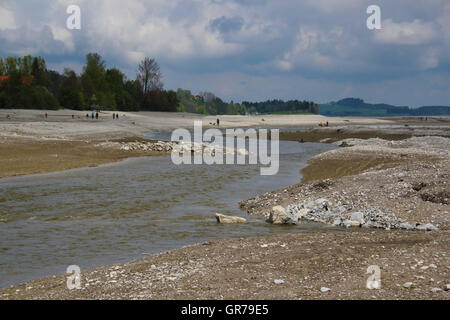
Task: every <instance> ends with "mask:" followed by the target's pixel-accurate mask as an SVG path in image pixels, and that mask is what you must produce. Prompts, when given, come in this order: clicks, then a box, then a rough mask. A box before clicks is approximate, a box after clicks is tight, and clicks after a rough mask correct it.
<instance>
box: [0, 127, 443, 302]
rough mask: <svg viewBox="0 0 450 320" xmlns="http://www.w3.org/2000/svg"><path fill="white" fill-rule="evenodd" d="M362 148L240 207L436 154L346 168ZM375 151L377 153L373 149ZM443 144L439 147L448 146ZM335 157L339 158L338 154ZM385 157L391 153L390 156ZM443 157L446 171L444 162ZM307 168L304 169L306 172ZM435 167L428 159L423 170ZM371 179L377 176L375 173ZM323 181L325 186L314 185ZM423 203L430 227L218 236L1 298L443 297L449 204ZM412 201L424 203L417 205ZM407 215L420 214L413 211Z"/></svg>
mask: <svg viewBox="0 0 450 320" xmlns="http://www.w3.org/2000/svg"><path fill="white" fill-rule="evenodd" d="M336 130H337V129H336ZM299 134H302V133H299ZM324 139H327V138H324ZM399 141H401V140H399ZM326 142H329V143H330V142H332V141H326ZM351 142H352V141H348V143H351ZM353 142H354V141H353ZM359 143H360V142H359ZM365 147H367V146H365V145H364V143H360V145H356V146H354V147H350V148H341V149H337V150H338V151H335V152H327V153H325V154H320V155H318V156H316V157H314V159H312V160H310V162H311V163H310V165H309V166H307V167H306V168H305V169H303V170H302V172H307V173H306V175H307V178H306V179H305V181H302V183H301V184H299V185H296V186H289V187H285V188H283V189H281V190H278V191H274V192H271V193H268V194H265V195H261V196H260V197H257V198H258V199H257V201H254V202H252V203H251V205H250V206H249V207H246V206H245V205H244V207H245V209H247V210H249V209H251V210H253V211H254V212H256V211H258V210H259V213H258V215H261V216H264V214H265V213H267V209H270V208H271V206H273V205H275V204H281V205H283V206H287V205H288V203H292V202H293V201H294V199H296V200H295V201H298V198H300V195H301V194H302V191H304V189H302V188H305V185H306V186H307V187H306V188H307V193H306V194H307V196H308V197H309V198H314V197H315V198H317V197H319V196H322V195H323V193H324V192H330V193H336V192H338V193H339V190H336V189H333V188H334V187H333V186H336V185H339V184H342V185H343V187H342V188H341V189H340V190H341V191H340V192H342V191H344V192H350V191H351V190H350V189H351V188H350V186H351V185H352V184H353V185H355V186H357V187H358V186H363V185H364V184H363V182H362V181H361V179H365V180H368V181H369V182H370V183H373V181H376V180H374V179H375V178H376V177H378V175H379V173H380V172H382V173H383V174H384V175H386V172H389V170H394V171H393V172H394V173H398V172H396V171H395V170H400V169H398V168H400V167H402V166H403V167H405V168H407V169H408V170H413V172H416V171H417V170H420V168H422V167H420V166H421V165H424V166H425V167H426V166H430V165H433V163H434V162H435V161H436V159H435V158H427V157H424V158H423V159H422V158H421V159H419V160H420V161H418V160H417V158H416V157H417V155H416V154H414V153H412V154H411V156H410V157H408V156H406V157H405V156H403V154H404V153H402V152H403V151H402V152H399V153H398V154H397V155H396V154H395V152H394V151H395V150H394V151H393V153H394V155H392V154H391V153H392V152H391V153H389V157H383V156H381V157H379V159H378V158H377V157H375V158H376V159H375V161H373V162H371V161H369V162H368V164H367V165H361V166H358V165H356V167H357V168H356V170H354V169H355V168H353V169H352V168H350V169H348V168H347V169H345V167H348V166H349V163H350V164H351V163H358V161H356V160H355V157H354V156H355V155H356V156H357V158H358V157H360V158H362V159H364V157H362V156H361V154H363V155H364V153H366V154H367V149H364V148H365ZM395 147H398V146H395ZM352 148H353V149H352ZM408 148H409V147H408ZM392 149H395V148H392ZM374 150H376V151H375V153H376V154H377V155H378V153H379V152H380V150H381V149H374ZM374 150H372V152H374ZM445 150H447V151H448V147H447V149H445ZM391 151H392V150H391ZM352 154H353V156H352ZM381 154H382V153H381ZM342 156H346V157H347V158H345V157H343V158H342V159H340V157H342ZM392 157H393V158H395V159H394V161H392V162H390V160H392V159H391V158H392ZM333 159H334V160H336V159H339V161H338V162H335V163H334V165H335V166H336V167H337V168H344V170H343V171H341V172H340V174H338V175H336V176H332V177H329V172H328V173H327V172H325V176H326V179H325V177H321V176H318V175H317V173H318V172H322V171H323V169H324V168H327V167H330V164H333V162H332V161H334V160H333ZM377 159H378V160H379V161H378V162H377V161H376V160H377ZM330 161H331V162H330ZM416 162H418V163H416ZM414 164H417V165H418V166H419V167H420V168H419V167H418V168H416V169H415V168H414V167H412V165H414ZM443 165H444V167H443V169H444V170H445V169H446V168H447V167H446V166H447V164H446V163H444V164H443ZM308 168H309V169H308ZM422 169H423V168H422ZM308 170H310V171H311V172H310V173H308ZM383 170H388V171H383ZM434 170H435V168H432V167H431V168H429V172H434ZM365 172H368V173H369V176H367V174H366V173H365ZM429 172H424V175H423V176H424V177H427V175H429ZM441 172H442V171H441ZM444 172H445V171H444ZM371 174H372V176H370V175H371ZM354 177H358V179H355V178H354ZM374 177H375V178H374ZM317 178H319V179H318V180H317ZM444 178H445V177H444ZM324 179H325V180H324ZM401 179H403V180H405V178H401ZM422 180H423V179H422ZM313 181H315V182H313ZM401 182H405V181H401ZM320 183H324V184H320ZM380 183H382V184H383V183H385V182H383V181H381V180H380ZM393 183H394V182H393ZM395 183H397V181H395ZM398 183H400V182H398ZM405 183H410V181H406V182H405ZM328 184H330V186H331V187H330V186H328ZM410 184H411V183H410ZM317 185H318V186H319V189H317V188H318V187H317ZM411 185H412V184H411ZM323 186H325V188H324V189H320V188H323ZM434 187H435V186H427V187H425V188H423V190H419V191H422V193H423V192H424V191H427V188H428V189H429V188H431V191H433V192H434V191H436V190H434V189H433V188H434ZM438 187H439V186H438ZM308 188H309V189H308ZM348 188H350V189H348ZM445 188H446V187H445V186H444V191H445ZM330 189H331V190H330ZM327 190H328V191H327ZM333 190H334V191H333ZM447 190H448V188H447ZM437 191H439V190H437ZM350 193H351V192H350ZM369 194H370V193H369ZM341 196H342V194H341ZM366 196H367V195H366ZM402 196H403V195H402ZM414 196H415V194H414ZM364 199H365V198H364ZM414 199H416V198H414ZM250 200H255V199H249V200H247V201H246V203H249V201H250ZM333 200H334V199H333ZM366 200H367V199H366ZM393 200H394V201H393V202H395V201H397V200H398V199H393ZM419 200H421V199H417V201H419ZM415 201H416V200H415ZM421 201H422V200H421ZM424 202H425V201H424ZM428 202H429V203H430V204H432V209H431V213H429V214H430V215H433V214H434V215H433V219H434V220H433V222H434V223H435V224H436V225H438V226H439V229H438V230H437V231H431V232H425V231H403V230H398V231H395V230H391V231H387V232H385V231H378V230H377V229H374V230H373V231H370V232H367V231H364V232H358V231H355V232H349V233H311V234H287V235H274V236H270V237H258V238H240V239H228V240H217V241H213V242H209V243H199V244H196V245H192V246H188V247H183V248H180V249H175V250H170V251H167V252H162V253H159V254H155V255H150V256H148V257H146V258H143V259H138V260H134V261H130V262H127V263H122V264H117V265H112V266H105V267H101V268H96V269H93V270H87V271H83V273H82V281H83V282H82V283H83V286H82V289H81V290H74V291H69V290H67V289H66V287H65V284H66V277H65V275H59V276H53V277H47V278H44V279H40V280H35V281H30V282H26V283H24V284H21V285H18V286H14V287H13V288H8V289H3V290H0V299H33V298H38V299H317V298H319V299H396V298H400V299H417V298H425V299H448V298H449V295H448V294H449V293H448V291H445V289H444V288H445V286H446V285H447V284H448V278H449V277H448V276H449V274H450V268H449V267H448V266H447V264H448V263H447V257H448V255H449V249H448V248H449V246H448V244H449V242H450V241H449V239H450V238H449V223H448V211H445V210H446V209H448V204H438V203H433V202H430V201H427V203H426V204H427V205H428V204H429V203H428ZM268 203H269V205H267V204H268ZM273 203H275V204H273ZM252 205H253V207H252ZM441 206H443V212H441V214H439V215H438V214H437V212H438V211H437V209H433V208H440V207H441ZM413 207H414V204H413ZM416 207H417V206H416ZM261 208H263V210H262V209H261ZM430 208H431V207H430ZM420 209H421V211H422V210H423V208H422V207H421V208H420ZM428 209H429V208H428ZM251 210H250V211H251ZM254 212H252V214H253V213H254ZM403 214H404V213H403ZM408 217H409V216H408ZM412 218H420V216H419V217H417V215H416V216H415V215H414V214H412ZM423 218H426V217H423ZM419 220H420V219H419ZM436 221H437V222H436ZM368 248H370V252H368V250H367V249H368ZM330 253H331V254H330ZM206 257H209V258H206ZM338 262H339V263H338ZM371 264H376V265H380V267H381V268H382V272H383V274H382V279H383V280H382V281H383V282H382V283H383V287H382V290H368V289H366V288H365V280H366V279H367V277H368V276H367V275H366V270H365V269H367V267H368V266H369V265H371ZM319 266H320V267H319ZM413 267H414V268H413ZM217 275H219V277H217ZM352 277H353V278H354V279H353V280H351V278H352ZM240 279H245V280H246V281H244V280H242V281H241V280H240ZM278 279H282V280H283V281H284V284H282V285H277V284H275V283H274V280H278ZM343 279H344V280H343ZM230 281H231V282H230ZM406 282H413V283H414V285H415V289H414V290H412V289H407V288H404V287H403V284H404V283H406ZM144 284H145V285H144ZM324 286H325V287H329V288H330V289H331V291H329V292H327V293H323V292H321V291H320V288H321V287H324ZM17 290H18V291H17ZM224 292H225V294H224Z"/></svg>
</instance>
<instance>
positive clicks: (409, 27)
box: [374, 19, 439, 45]
mask: <svg viewBox="0 0 450 320" xmlns="http://www.w3.org/2000/svg"><path fill="white" fill-rule="evenodd" d="M381 26H382V29H381V30H376V31H374V38H375V41H377V42H379V43H384V44H394V45H422V44H426V43H429V42H431V41H433V40H435V39H437V38H438V36H439V33H438V31H437V28H436V25H435V24H434V23H432V22H423V21H421V20H419V19H415V20H414V21H412V22H400V23H395V22H393V21H392V20H391V19H386V20H383V21H382V23H381Z"/></svg>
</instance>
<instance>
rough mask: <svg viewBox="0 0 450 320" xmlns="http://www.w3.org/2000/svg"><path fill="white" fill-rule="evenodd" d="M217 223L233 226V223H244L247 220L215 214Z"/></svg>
mask: <svg viewBox="0 0 450 320" xmlns="http://www.w3.org/2000/svg"><path fill="white" fill-rule="evenodd" d="M216 219H217V223H222V224H235V223H246V222H247V219H245V218H241V217H236V216H226V215H224V214H220V213H216Z"/></svg>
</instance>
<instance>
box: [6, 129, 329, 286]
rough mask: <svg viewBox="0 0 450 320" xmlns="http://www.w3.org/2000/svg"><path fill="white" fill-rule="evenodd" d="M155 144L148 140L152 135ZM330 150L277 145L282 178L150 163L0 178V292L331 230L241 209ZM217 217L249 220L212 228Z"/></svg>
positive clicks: (245, 168) (239, 168) (255, 171)
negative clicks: (228, 244) (221, 243)
mask: <svg viewBox="0 0 450 320" xmlns="http://www.w3.org/2000/svg"><path fill="white" fill-rule="evenodd" d="M153 137H154V136H153ZM333 148H335V147H334V146H331V145H326V144H319V143H305V144H299V143H297V142H289V141H282V142H280V154H281V155H280V171H279V173H278V174H277V175H275V176H260V175H259V172H260V171H259V167H258V166H255V165H213V166H207V165H181V166H175V165H174V164H172V162H171V160H170V157H167V156H166V157H146V158H137V159H128V160H126V161H124V162H121V163H117V164H111V165H104V166H99V167H96V168H85V169H77V170H70V171H65V172H60V173H51V174H43V175H33V176H26V177H18V178H8V179H0V288H4V287H7V286H9V285H12V284H18V283H21V282H24V281H28V280H32V279H37V278H41V277H44V276H48V275H52V274H61V273H65V270H66V268H67V266H68V265H72V264H76V265H79V266H80V267H81V269H87V268H93V267H98V266H102V265H107V264H113V263H118V262H124V261H129V260H132V259H136V258H140V257H142V256H143V254H147V253H156V252H161V251H164V250H168V249H174V248H179V247H182V246H184V245H189V244H194V243H198V242H203V241H210V240H215V239H223V238H231V237H243V236H262V235H271V234H277V233H281V232H311V231H317V230H324V229H326V230H329V229H330V227H327V226H324V225H321V224H309V223H307V224H302V225H300V226H291V227H287V226H273V225H269V224H267V223H265V222H264V221H263V220H262V219H260V218H257V217H248V216H247V214H246V212H244V211H241V210H240V209H239V207H238V202H239V201H241V200H244V199H248V198H250V197H253V196H255V195H258V194H262V193H264V192H267V191H272V190H274V189H277V188H281V187H284V186H287V185H291V184H295V183H298V182H299V181H300V179H301V176H300V169H301V168H302V167H304V166H305V165H306V161H307V159H309V158H310V157H311V156H313V155H315V154H318V153H321V152H324V151H327V150H330V149H333ZM216 212H219V213H224V214H234V215H240V216H244V217H246V218H248V219H249V220H250V223H248V224H244V225H218V224H217V223H216V221H215V217H214V214H215V213H216Z"/></svg>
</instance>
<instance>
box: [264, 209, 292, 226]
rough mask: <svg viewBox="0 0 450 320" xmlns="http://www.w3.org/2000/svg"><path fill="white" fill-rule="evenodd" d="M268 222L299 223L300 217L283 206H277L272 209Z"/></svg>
mask: <svg viewBox="0 0 450 320" xmlns="http://www.w3.org/2000/svg"><path fill="white" fill-rule="evenodd" d="M267 222H269V223H272V224H297V222H298V217H296V216H293V215H291V214H289V213H288V212H287V211H286V210H285V209H284V208H283V207H282V206H275V207H273V208H272V210H270V214H269V218H268V219H267Z"/></svg>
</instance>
